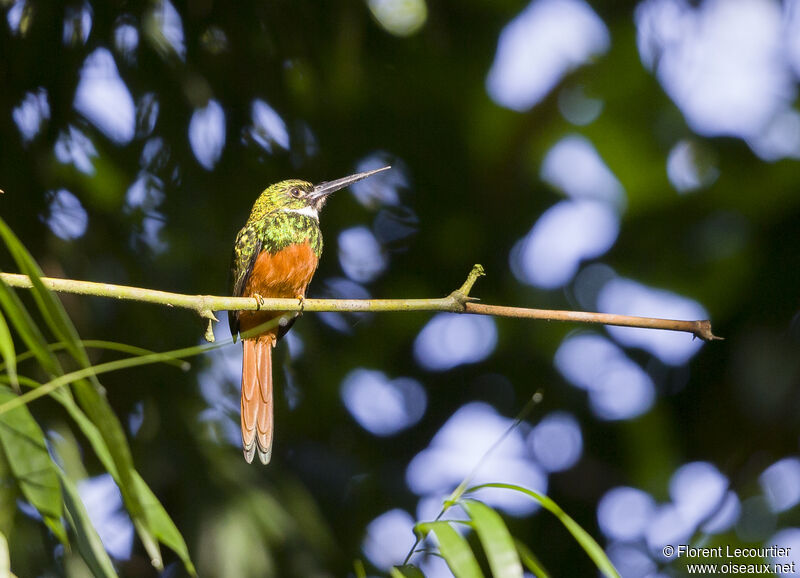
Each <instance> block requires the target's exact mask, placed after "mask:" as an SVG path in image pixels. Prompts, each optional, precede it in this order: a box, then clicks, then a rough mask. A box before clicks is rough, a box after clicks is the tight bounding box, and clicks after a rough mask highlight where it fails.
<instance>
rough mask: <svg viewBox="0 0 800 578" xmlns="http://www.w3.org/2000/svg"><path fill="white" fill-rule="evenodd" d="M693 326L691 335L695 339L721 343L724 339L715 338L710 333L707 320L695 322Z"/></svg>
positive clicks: (709, 322) (709, 325)
mask: <svg viewBox="0 0 800 578" xmlns="http://www.w3.org/2000/svg"><path fill="white" fill-rule="evenodd" d="M695 326H696V329H695V330H694V332H693V333H694V336H695V337H696V338H697V337H699V338H700V339H702V340H703V341H722V340H724V339H725V338H724V337H717V336H716V335H714V334H713V333H712V332H711V321H709V320H708V319H704V320H703V321H696V322H695Z"/></svg>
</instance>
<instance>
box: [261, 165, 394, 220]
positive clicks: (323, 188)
mask: <svg viewBox="0 0 800 578" xmlns="http://www.w3.org/2000/svg"><path fill="white" fill-rule="evenodd" d="M390 168H391V167H382V168H380V169H375V170H372V171H366V172H363V173H356V174H354V175H350V176H349V177H344V178H342V179H337V180H335V181H326V182H323V183H319V184H318V185H312V184H311V183H309V182H307V181H301V180H298V179H290V180H288V181H281V182H279V183H275V184H274V185H271V186H269V187H267V188H266V189H265V190H264V192H263V193H261V195H260V196H259V197H258V199H256V202H255V204H254V205H253V210H252V212H251V213H250V218H249V219H248V222H252V221H259V220H261V219H263V218H265V217H266V216H267V215H271V214H274V213H277V212H285V213H299V214H301V215H307V216H309V217H312V218H314V219H319V211H320V210H322V207H323V206H324V205H325V201H326V200H327V199H328V196H329V195H330V194H331V193H335V192H336V191H338V190H340V189H343V188H345V187H349V186H350V185H352V184H353V183H357V182H358V181H361V180H363V179H366V178H367V177H371V176H372V175H374V174H375V173H379V172H381V171H385V170H387V169H390Z"/></svg>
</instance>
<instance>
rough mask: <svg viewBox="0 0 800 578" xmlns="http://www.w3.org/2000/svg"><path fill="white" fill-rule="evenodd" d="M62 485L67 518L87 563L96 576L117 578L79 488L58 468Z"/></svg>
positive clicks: (79, 549) (79, 550)
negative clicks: (84, 504)
mask: <svg viewBox="0 0 800 578" xmlns="http://www.w3.org/2000/svg"><path fill="white" fill-rule="evenodd" d="M57 471H58V475H59V478H60V479H61V487H62V488H63V490H64V506H65V507H66V510H67V520H68V521H69V524H70V526H72V530H73V532H74V533H75V542H76V544H77V547H78V552H80V555H81V557H82V558H83V560H84V562H86V565H87V566H88V567H89V569H90V570H91V571H92V574H93V575H94V576H104V577H107V578H116V576H117V572H116V570H114V564H113V563H112V562H111V558H109V556H108V552H106V549H105V547H104V546H103V542H102V541H101V540H100V536H99V535H98V534H97V530H95V528H94V526H93V525H92V521H91V520H90V519H89V514H88V513H87V512H86V508H85V507H84V506H83V502H82V501H81V498H80V494H79V493H78V488H77V487H76V486H75V483H74V482H73V481H72V480H71V479H69V478H68V477H67V475H66V474H65V473H64V472H63V471H61V470H60V469H58V468H57Z"/></svg>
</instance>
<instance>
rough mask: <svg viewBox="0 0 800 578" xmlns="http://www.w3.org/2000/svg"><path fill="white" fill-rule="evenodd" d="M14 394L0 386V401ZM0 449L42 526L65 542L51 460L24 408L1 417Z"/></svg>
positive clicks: (56, 482) (39, 432) (36, 427)
mask: <svg viewBox="0 0 800 578" xmlns="http://www.w3.org/2000/svg"><path fill="white" fill-rule="evenodd" d="M14 397H16V395H15V394H14V392H12V391H11V390H10V389H8V388H6V387H0V402H2V401H5V400H8V399H10V398H14ZM0 446H2V448H3V452H4V454H5V456H6V460H7V462H8V465H9V467H10V469H11V472H12V474H13V475H14V478H15V479H16V480H17V484H18V485H19V488H20V491H21V492H22V495H23V496H25V499H26V500H28V501H29V502H30V503H31V505H32V506H33V507H34V508H36V510H37V511H38V512H39V513H40V514H41V515H42V518H43V519H44V522H45V524H47V526H48V527H49V528H50V529H51V530H52V531H53V533H54V534H55V535H56V536H57V537H58V539H59V540H61V542H62V543H65V544H66V542H67V536H66V532H65V531H64V526H63V525H62V524H61V513H62V507H61V488H60V486H59V484H58V474H57V472H56V467H55V464H53V461H52V460H51V459H50V454H49V453H48V451H47V446H46V445H45V441H44V433H43V432H42V430H41V428H40V427H39V424H37V423H36V421H35V420H34V419H33V416H31V414H30V412H29V411H28V408H27V407H20V408H16V409H14V410H12V411H9V412H7V413H5V414H3V415H2V416H0Z"/></svg>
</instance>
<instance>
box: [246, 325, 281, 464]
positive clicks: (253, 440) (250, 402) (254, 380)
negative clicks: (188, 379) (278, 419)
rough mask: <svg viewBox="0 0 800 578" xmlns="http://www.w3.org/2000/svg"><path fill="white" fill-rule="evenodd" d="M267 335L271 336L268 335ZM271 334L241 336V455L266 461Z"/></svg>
mask: <svg viewBox="0 0 800 578" xmlns="http://www.w3.org/2000/svg"><path fill="white" fill-rule="evenodd" d="M270 337H272V338H271V339H270ZM274 341H275V338H274V337H273V336H270V335H262V336H260V337H259V338H257V339H244V340H242V347H243V349H244V357H243V361H242V446H243V448H244V459H246V460H247V463H248V464H249V463H251V462H252V461H253V456H254V455H255V454H256V450H258V459H259V460H261V463H262V464H264V465H266V464H268V463H269V460H270V458H271V457H272V347H273V345H274Z"/></svg>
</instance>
